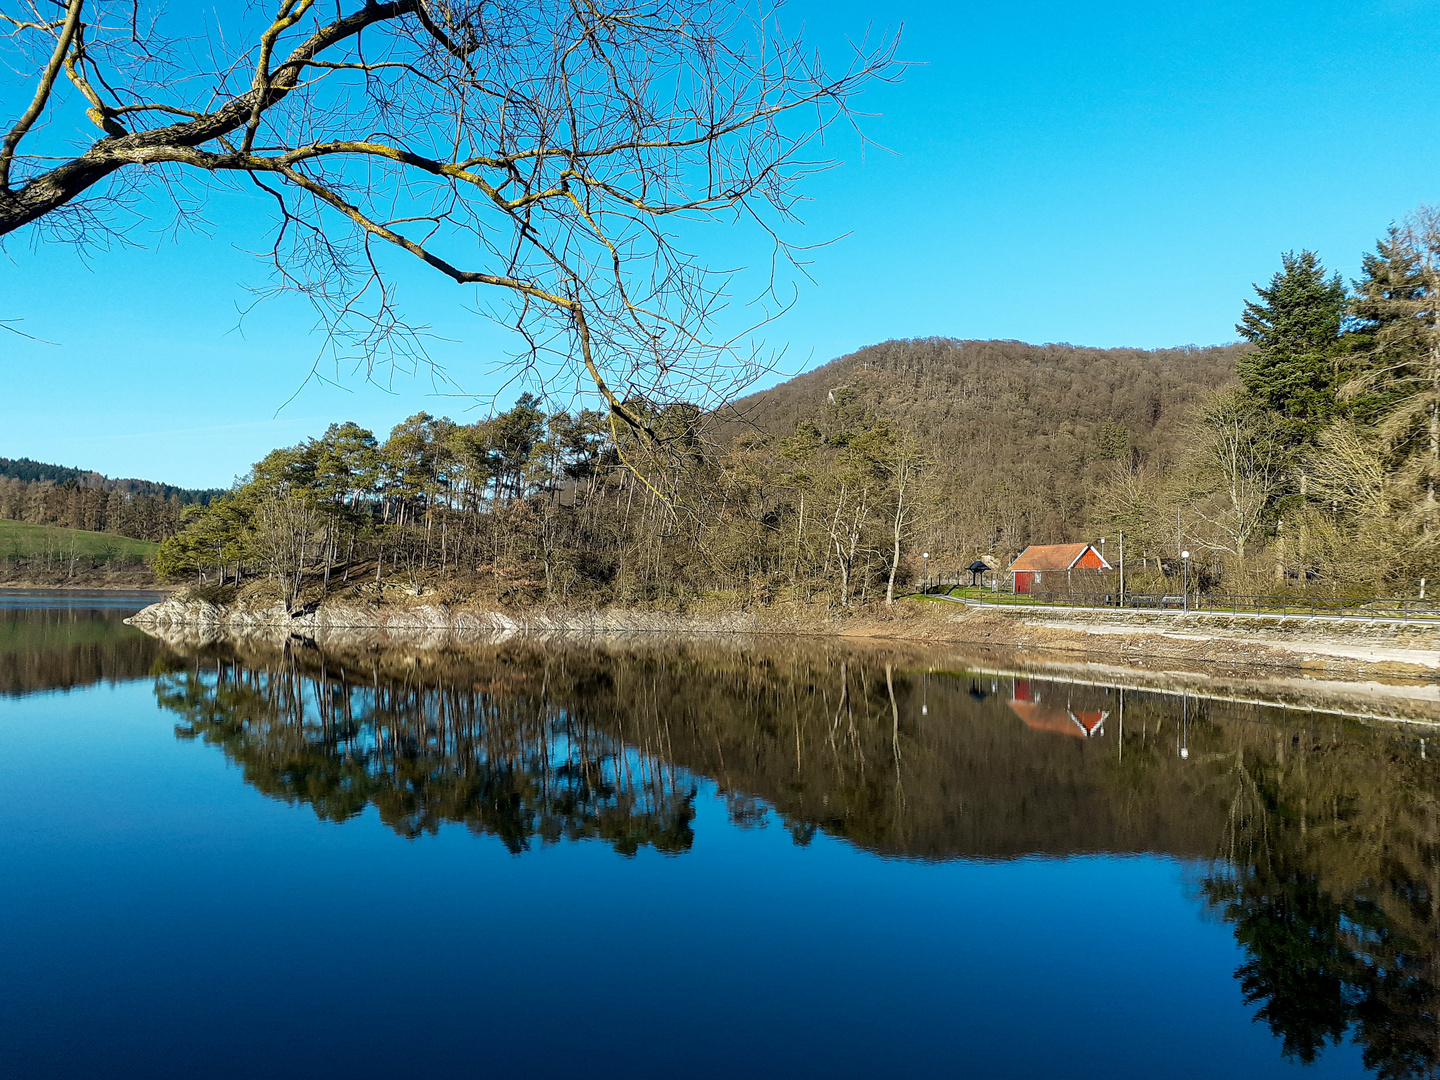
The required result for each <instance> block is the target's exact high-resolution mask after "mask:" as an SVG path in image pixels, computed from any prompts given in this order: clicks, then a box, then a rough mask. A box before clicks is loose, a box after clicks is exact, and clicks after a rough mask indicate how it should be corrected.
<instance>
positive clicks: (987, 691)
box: [156, 644, 1440, 1077]
mask: <svg viewBox="0 0 1440 1080" xmlns="http://www.w3.org/2000/svg"><path fill="white" fill-rule="evenodd" d="M923 672H925V668H924V666H923V665H922V663H921V662H920V660H919V659H918V654H917V655H916V656H907V655H901V654H897V655H889V656H883V655H879V654H877V655H875V656H874V657H866V656H864V655H862V654H857V653H856V652H854V651H852V650H846V649H842V648H840V647H838V646H836V647H826V646H815V647H805V648H799V647H797V648H796V649H795V650H794V651H791V652H783V651H782V652H776V653H771V654H764V655H753V656H752V655H747V654H746V653H745V652H743V651H742V650H741V649H740V648H739V647H733V648H731V647H724V646H710V647H698V646H674V647H670V648H667V649H658V648H657V649H654V650H646V649H638V648H628V649H623V650H619V649H616V650H607V649H605V648H591V649H581V648H572V647H561V646H546V647H544V648H540V647H531V646H505V647H493V648H489V649H476V650H472V651H468V652H464V653H415V654H405V653H401V652H394V651H390V652H382V651H374V652H355V653H336V652H332V653H323V652H321V651H319V650H317V649H315V648H313V647H308V648H307V647H302V646H300V645H299V644H296V645H293V646H291V647H288V648H286V649H283V650H282V649H266V648H265V647H263V646H258V645H246V646H244V647H243V649H242V651H238V652H237V651H235V650H234V649H232V648H230V647H212V648H210V649H207V650H204V651H200V652H197V653H195V654H194V655H191V656H189V657H188V658H184V659H177V660H176V661H175V663H174V666H173V668H172V669H171V670H167V671H166V672H165V673H164V674H162V675H160V676H159V677H158V678H157V682H156V693H157V696H158V698H159V700H160V702H161V704H162V705H164V706H165V707H166V708H168V709H171V710H173V711H174V712H175V713H177V714H178V715H179V716H180V717H181V721H180V722H179V723H178V724H177V725H176V731H177V733H178V734H179V735H180V736H182V737H184V738H198V739H203V740H204V741H205V742H207V743H210V744H213V745H216V746H219V747H220V748H221V749H222V750H223V751H224V753H225V754H226V756H227V757H228V758H230V759H231V760H232V761H234V762H236V763H237V764H238V765H239V766H240V767H241V768H242V769H243V772H244V776H245V779H246V781H247V782H248V783H250V784H253V785H254V786H255V787H256V788H257V789H258V790H260V791H262V792H264V793H266V794H268V795H271V796H274V797H277V798H281V799H284V800H286V801H288V802H291V803H296V804H300V803H303V804H307V805H309V806H310V807H311V808H313V810H314V811H315V813H317V814H318V815H319V816H320V817H322V818H324V819H326V820H332V821H342V820H345V819H347V818H349V817H352V816H354V815H356V814H358V813H360V812H361V811H362V810H363V809H364V808H365V807H367V806H370V805H373V806H374V807H375V808H376V809H377V810H378V812H379V815H380V818H381V820H383V821H384V822H385V823H386V824H387V825H388V826H389V827H391V828H392V829H394V830H395V831H396V832H398V833H400V834H401V835H404V836H407V837H414V836H418V835H421V834H423V833H427V832H434V831H435V830H436V829H438V828H439V826H440V825H441V824H442V823H445V822H457V823H462V824H464V825H465V826H467V827H468V828H470V829H471V830H473V831H475V832H478V833H484V834H493V835H495V836H498V837H499V838H501V839H502V840H503V841H504V843H505V844H506V845H507V847H508V848H509V849H510V850H511V851H513V852H521V851H524V850H526V849H527V848H528V847H530V846H531V845H532V844H533V843H535V842H541V843H549V842H555V841H558V840H560V839H562V838H568V839H582V838H599V839H602V840H604V841H605V842H607V843H609V844H611V845H612V846H614V848H615V849H616V850H617V851H620V852H622V853H627V854H631V853H634V852H636V851H637V850H638V849H639V848H640V847H642V846H644V845H651V846H653V847H654V848H656V849H658V850H660V851H664V852H670V853H676V852H683V851H686V850H688V849H689V847H690V845H691V843H692V840H693V834H692V821H693V819H694V816H695V801H696V796H697V792H698V786H699V785H698V782H697V781H698V779H699V778H701V777H706V778H709V779H710V780H713V781H714V783H715V784H716V786H717V788H718V789H719V792H720V794H721V795H722V796H723V797H724V798H725V801H726V805H727V808H728V811H729V815H730V819H731V822H732V823H733V824H734V825H735V826H737V827H742V828H752V827H757V826H763V825H764V824H765V823H766V821H767V820H768V819H769V818H770V817H771V816H772V815H773V816H774V817H776V818H778V819H779V820H780V821H781V822H782V823H783V825H784V827H785V828H786V829H788V830H789V832H790V834H791V836H792V837H793V838H794V841H795V842H796V843H797V844H802V845H803V844H807V843H809V842H810V841H811V840H812V839H813V837H814V836H816V835H817V833H819V832H824V833H827V834H829V835H831V836H834V837H838V838H842V839H844V840H847V841H849V842H851V843H853V844H855V845H856V846H858V847H860V848H863V849H865V850H868V851H872V852H875V853H877V854H882V855H886V856H891V857H902V858H917V859H927V860H932V859H950V858H956V857H971V858H976V857H978V858H988V859H996V858H1011V857H1017V856H1022V855H1033V854H1047V855H1062V856H1063V855H1069V854H1076V853H1085V852H1114V853H1124V852H1137V853H1139V852H1145V853H1155V854H1163V855H1170V856H1176V857H1180V858H1182V859H1186V860H1188V861H1192V862H1194V863H1197V864H1198V865H1201V866H1203V867H1206V868H1207V870H1206V871H1205V872H1204V874H1203V875H1202V878H1201V882H1200V886H1199V890H1200V893H1201V894H1202V896H1203V898H1204V900H1205V902H1206V903H1207V904H1208V905H1209V906H1210V907H1211V908H1212V909H1213V910H1215V911H1216V912H1218V913H1220V914H1221V915H1222V916H1223V917H1224V918H1225V919H1226V920H1227V922H1229V923H1230V924H1231V926H1232V927H1233V928H1234V932H1235V935H1236V938H1237V940H1238V941H1239V943H1240V944H1241V945H1242V946H1243V948H1244V949H1245V951H1246V956H1247V958H1246V961H1245V963H1244V965H1243V966H1242V967H1241V969H1240V970H1239V971H1238V972H1237V973H1236V974H1237V978H1238V979H1239V981H1240V987H1241V990H1242V992H1243V993H1244V995H1245V997H1246V1000H1247V1001H1249V1002H1250V1003H1252V1004H1253V1005H1255V1006H1256V1018H1257V1020H1260V1021H1263V1022H1264V1023H1266V1024H1267V1025H1269V1027H1270V1028H1271V1029H1272V1030H1273V1031H1274V1032H1275V1034H1276V1035H1277V1036H1278V1037H1279V1038H1280V1039H1281V1040H1282V1043H1283V1047H1284V1052H1285V1053H1286V1054H1287V1055H1290V1056H1292V1057H1294V1058H1296V1059H1299V1060H1301V1061H1306V1062H1309V1061H1313V1060H1314V1059H1315V1058H1316V1057H1317V1055H1319V1054H1320V1052H1321V1051H1322V1050H1323V1048H1324V1047H1325V1046H1326V1045H1328V1044H1332V1043H1336V1042H1338V1041H1339V1040H1341V1039H1342V1038H1344V1037H1345V1035H1346V1033H1347V1032H1348V1033H1349V1034H1350V1035H1351V1036H1352V1037H1353V1038H1355V1039H1356V1040H1357V1041H1358V1042H1359V1044H1360V1045H1361V1047H1362V1049H1363V1052H1364V1055H1365V1061H1366V1063H1367V1064H1368V1066H1369V1067H1370V1068H1371V1069H1372V1070H1374V1071H1375V1072H1376V1073H1377V1074H1378V1075H1380V1076H1384V1077H1412V1076H1430V1075H1435V1073H1436V1063H1437V1060H1440V1018H1437V1011H1436V1010H1437V1004H1440V993H1437V983H1440V978H1437V977H1440V918H1437V914H1440V907H1437V902H1440V873H1437V868H1440V861H1437V836H1440V831H1437V830H1440V823H1437V812H1440V808H1437V805H1436V800H1435V796H1434V794H1433V793H1434V792H1435V790H1436V782H1437V780H1440V777H1437V775H1436V769H1435V766H1434V764H1433V763H1432V762H1430V761H1427V760H1426V758H1425V756H1424V754H1423V753H1422V752H1421V750H1420V746H1419V743H1418V740H1417V739H1415V738H1413V737H1410V736H1408V735H1406V734H1405V733H1404V732H1401V731H1398V730H1394V729H1388V728H1376V727H1367V726H1363V725H1360V724H1358V723H1354V722H1345V721H1342V720H1340V719H1338V718H1336V717H1334V716H1331V715H1325V714H1309V713H1304V712H1298V711H1295V710H1291V711H1289V712H1288V713H1286V712H1282V711H1281V710H1276V709H1269V708H1265V707H1262V706H1252V705H1242V704H1227V703H1222V702H1219V701H1214V700H1209V701H1207V700H1197V699H1194V698H1190V699H1177V698H1176V697H1174V696H1170V695H1165V694H1161V693H1158V692H1136V691H1128V692H1124V693H1121V692H1119V691H1115V690H1107V689H1105V688H1096V687H1080V686H1070V685H1066V684H1062V683H1056V682H1053V681H1046V680H1042V679H1033V678H1032V679H1024V678H1018V679H1017V678H1009V677H1002V676H997V675H982V674H980V673H977V672H954V673H951V674H950V675H945V674H940V673H934V672H933V670H932V671H931V672H929V673H928V674H927V673H923ZM922 706H923V707H922ZM1072 736H1073V737H1072Z"/></svg>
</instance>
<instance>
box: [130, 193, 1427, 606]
mask: <svg viewBox="0 0 1440 1080" xmlns="http://www.w3.org/2000/svg"><path fill="white" fill-rule="evenodd" d="M1437 290H1440V215H1437V213H1436V212H1435V211H1431V210H1428V209H1422V210H1420V211H1417V212H1416V213H1415V214H1414V215H1412V216H1411V217H1410V218H1407V219H1406V220H1405V221H1404V222H1401V223H1399V224H1396V225H1395V226H1393V227H1392V228H1391V229H1390V230H1389V231H1388V232H1387V233H1386V235H1385V236H1384V237H1382V238H1381V240H1380V241H1379V243H1378V244H1377V246H1376V250H1375V251H1374V252H1373V253H1371V254H1370V255H1368V256H1366V258H1365V260H1364V263H1363V267H1362V273H1361V276H1360V277H1359V278H1358V279H1356V280H1355V281H1354V282H1350V283H1348V284H1347V283H1346V282H1345V281H1343V280H1342V279H1341V278H1340V277H1339V276H1338V275H1336V274H1331V273H1328V272H1327V271H1326V270H1325V268H1324V266H1323V265H1322V264H1321V261H1320V259H1319V258H1318V256H1316V255H1315V254H1314V253H1313V252H1309V251H1301V252H1298V253H1290V254H1286V255H1285V256H1284V257H1283V259H1282V265H1281V269H1280V270H1279V271H1278V272H1277V273H1276V274H1275V275H1274V277H1273V279H1272V280H1271V281H1270V282H1269V283H1268V284H1265V285H1262V286H1258V287H1257V296H1256V298H1255V299H1254V300H1252V301H1250V302H1248V303H1247V304H1246V305H1245V307H1244V309H1243V312H1242V316H1241V321H1240V323H1239V325H1238V327H1237V330H1238V331H1239V333H1240V334H1241V335H1242V336H1243V337H1244V338H1245V339H1246V340H1245V343H1244V344H1243V345H1240V346H1228V347H1221V348H1214V349H1186V350H1167V351H1164V352H1161V353H1151V354H1146V353H1142V352H1138V351H1136V350H1128V351H1127V350H1104V351H1102V350H1078V349H1074V348H1071V347H1069V346H1064V347H1056V346H1047V347H1044V348H1036V347H1030V346H1020V345H1018V344H1015V343H953V342H943V341H940V342H937V341H925V342H912V343H892V344H891V345H889V346H884V347H876V348H874V349H871V350H865V351H863V352H862V353H861V354H857V355H856V357H851V358H846V360H845V361H844V362H837V364H835V365H828V366H827V368H826V369H821V370H820V371H818V372H815V373H811V375H807V376H803V377H801V378H800V379H797V380H795V381H794V382H793V383H791V384H787V386H785V387H781V388H778V389H777V390H776V391H774V392H772V393H770V394H768V395H766V396H765V397H764V398H762V399H760V400H759V402H758V403H756V402H752V403H750V405H747V403H745V402H742V403H740V404H739V405H737V406H736V407H735V408H734V409H732V410H729V411H728V412H726V413H722V414H715V413H707V412H705V411H703V410H701V409H700V408H699V407H697V406H694V405H690V404H685V403H671V404H659V403H654V402H649V401H645V400H643V399H630V400H628V401H626V402H625V403H624V404H625V409H624V412H623V414H619V415H617V414H616V413H615V412H613V411H608V412H600V411H594V410H581V411H578V412H574V413H572V412H568V411H563V410H562V411H549V410H548V409H547V408H546V406H545V403H544V402H543V401H541V400H540V399H539V398H536V397H535V396H533V395H528V394H527V395H525V396H523V397H521V398H520V400H519V401H518V402H517V403H516V404H515V406H514V407H513V408H512V409H510V410H509V411H507V412H504V413H501V414H499V415H497V416H494V417H492V418H491V419H488V420H485V421H482V422H479V423H471V424H462V423H457V422H454V421H452V420H450V419H448V418H445V417H435V416H432V415H430V414H428V413H420V414H417V415H415V416H412V417H410V418H409V419H407V420H406V421H404V422H403V423H401V424H399V425H397V426H396V427H395V428H394V429H393V430H392V431H391V432H390V433H389V435H388V437H386V438H384V439H380V438H378V437H377V436H376V435H375V434H374V433H372V432H370V431H367V430H365V429H363V428H361V427H359V426H358V425H355V424H353V423H346V424H337V425H334V426H332V427H331V428H330V429H329V431H327V433H326V434H325V435H324V436H322V437H320V438H318V439H312V440H309V441H307V442H305V443H302V444H300V445H297V446H294V447H288V448H283V449H279V450H276V451H274V452H272V453H271V454H270V455H268V456H267V457H266V458H265V459H264V460H262V461H261V462H258V463H257V464H256V465H255V467H254V469H253V470H252V471H251V473H250V474H249V475H248V476H247V477H246V478H245V479H244V480H243V481H242V482H241V483H239V484H237V485H236V487H235V488H234V489H233V490H232V491H230V492H228V493H227V494H226V495H224V496H223V497H221V498H219V499H216V500H213V501H212V502H211V503H210V504H209V505H208V506H193V507H191V508H188V509H187V510H185V511H184V516H183V528H182V529H181V530H180V532H179V533H178V535H177V536H175V537H174V538H173V539H171V540H169V541H167V542H166V544H165V545H164V547H163V549H162V552H161V556H160V559H159V560H158V562H157V569H158V570H159V571H160V572H161V573H162V574H165V575H169V576H171V577H174V578H179V579H183V578H185V577H186V576H189V577H191V578H192V579H193V580H194V581H195V582H196V583H197V584H220V585H225V584H229V585H234V584H237V583H243V582H244V581H246V580H250V579H254V578H256V577H263V578H265V579H267V580H268V581H269V582H270V583H271V587H272V588H274V589H275V590H276V592H277V597H278V598H283V600H284V602H285V603H286V604H288V605H292V606H293V604H294V603H295V602H296V601H297V600H298V599H300V598H301V595H302V593H306V592H307V590H312V591H314V592H315V593H316V595H318V594H319V593H320V592H323V591H324V590H327V589H334V588H336V587H337V586H338V587H345V588H351V589H354V588H357V587H359V586H360V585H362V584H368V585H374V586H380V587H381V588H382V589H383V588H384V587H387V584H388V586H391V587H393V586H397V585H398V586H401V587H403V588H405V589H406V590H407V591H409V592H411V593H413V594H416V595H420V594H426V593H429V594H434V595H437V596H438V595H440V594H445V595H449V596H453V597H454V598H456V599H459V598H464V597H475V596H479V597H483V598H484V599H486V600H488V601H498V602H500V603H514V604H524V603H536V602H560V603H576V602H579V603H585V604H590V603H612V602H613V603H646V604H655V603H662V604H663V603H694V602H704V601H706V600H707V598H708V599H719V598H721V597H723V598H724V602H725V603H727V604H730V605H735V604H740V605H745V604H750V603H768V602H773V601H784V600H804V601H820V602H823V603H825V604H828V605H832V606H835V607H839V608H849V607H854V606H857V605H863V604H867V603H870V602H874V601H879V600H893V598H894V595H895V593H896V590H897V589H901V588H904V587H906V586H907V585H909V583H910V582H911V581H912V580H913V578H914V576H915V575H916V574H917V573H918V572H919V571H920V570H921V569H922V568H930V569H936V570H939V569H947V568H948V569H950V570H953V569H957V568H959V567H963V566H965V565H966V564H968V563H969V562H970V561H971V560H972V559H974V558H976V557H986V558H988V559H989V561H990V562H991V564H992V565H1000V566H1003V565H1005V564H1006V563H1007V562H1008V560H1009V559H1010V558H1011V557H1013V555H1014V554H1015V553H1017V552H1018V551H1019V550H1021V549H1023V548H1024V547H1025V546H1026V545H1027V544H1029V543H1046V542H1059V541H1075V540H1095V539H1098V538H1099V537H1102V536H1105V537H1109V538H1112V542H1113V540H1116V539H1118V538H1119V536H1118V534H1121V533H1123V535H1124V538H1125V550H1126V556H1127V565H1128V568H1129V570H1130V573H1131V583H1132V587H1134V588H1140V589H1143V588H1146V587H1148V586H1149V585H1151V584H1153V585H1154V587H1156V588H1161V589H1167V590H1168V589H1170V588H1171V587H1172V584H1173V583H1171V582H1169V581H1168V580H1167V579H1168V578H1169V577H1170V576H1171V575H1174V574H1177V573H1178V571H1179V559H1178V558H1177V556H1178V555H1179V554H1180V552H1181V551H1183V550H1189V551H1191V552H1192V557H1193V566H1194V567H1195V568H1196V569H1197V570H1198V577H1199V579H1200V581H1201V584H1202V586H1203V587H1205V588H1207V589H1217V590H1225V591H1231V592H1257V591H1273V590H1274V589H1275V588H1277V587H1280V586H1288V587H1297V588H1299V587H1311V588H1324V589H1326V590H1333V591H1344V592H1353V591H1405V590H1408V589H1411V588H1413V587H1414V586H1415V584H1416V582H1417V579H1419V578H1422V577H1433V576H1434V575H1435V568H1436V554H1437V550H1436V543H1437V537H1440V532H1437V529H1440V518H1437V513H1440V506H1437V502H1436V500H1437V492H1436V480H1437V478H1440V318H1437V311H1436V305H1435V300H1434V298H1435V296H1436V295H1437ZM982 346H983V347H982ZM967 365H968V366H967ZM752 405H753V406H754V407H753V408H751V407H750V406H752ZM747 409H748V411H747ZM1117 547H1118V545H1116V546H1111V547H1109V548H1108V549H1107V554H1108V555H1109V557H1110V558H1111V560H1112V562H1113V561H1115V560H1114V556H1115V554H1116V551H1117ZM923 552H929V553H931V555H932V560H931V561H930V563H929V565H928V567H927V565H926V562H925V560H923V559H922V558H921V553H923Z"/></svg>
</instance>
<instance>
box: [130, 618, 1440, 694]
mask: <svg viewBox="0 0 1440 1080" xmlns="http://www.w3.org/2000/svg"><path fill="white" fill-rule="evenodd" d="M130 622H131V623H132V624H133V625H135V626H137V627H139V628H140V629H142V630H145V631H147V632H150V633H152V634H155V635H156V636H159V637H164V638H167V639H169V640H173V641H177V642H178V641H186V642H190V643H195V642H203V641H207V640H219V639H223V638H235V637H255V638H263V639H267V640H271V641H283V640H285V639H289V638H294V637H299V638H306V639H314V640H317V641H326V640H330V641H335V642H342V641H343V642H345V643H347V644H353V643H358V642H360V641H362V640H363V641H365V642H369V643H371V644H374V645H382V646H383V645H387V644H394V645H401V644H403V645H405V646H407V647H412V648H443V647H447V646H452V645H461V644H464V643H467V642H487V641H488V642H493V641H498V640H507V639H513V638H518V637H535V638H544V637H548V636H555V635H559V636H565V637H567V638H582V639H584V638H596V637H600V638H613V637H617V636H626V635H640V634H654V635H673V636H691V635H720V634H723V635H782V636H824V637H834V638H851V639H870V640H885V639H889V640H893V641H907V642H914V643H925V644H935V645H941V644H943V645H951V646H957V647H963V646H981V647H984V648H999V649H1006V650H1020V651H1022V652H1031V653H1037V652H1045V653H1053V654H1061V655H1069V656H1071V657H1075V658H1080V659H1084V660H1086V661H1093V662H1105V663H1119V664H1122V665H1126V666H1130V667H1134V668H1140V669H1146V668H1149V669H1154V668H1156V667H1176V666H1180V667H1195V668H1207V667H1209V668H1213V667H1216V666H1219V667H1221V668H1224V669H1227V670H1230V669H1241V668H1267V669H1280V670H1284V671H1297V672H1299V671H1303V672H1311V673H1317V674H1324V675H1326V676H1331V677H1338V678H1342V679H1368V678H1385V677H1400V678H1411V679H1414V678H1419V679H1422V680H1434V679H1435V678H1436V676H1437V674H1440V628H1437V627H1431V626H1427V625H1418V624H1412V625H1409V626H1404V625H1391V624H1385V623H1380V622H1377V623H1374V624H1370V625H1367V624H1364V623H1335V622H1330V623H1327V622H1321V621H1316V620H1309V621H1307V620H1304V619H1300V618H1292V619H1290V620H1287V621H1284V622H1279V623H1261V622H1256V621H1254V620H1242V619H1230V618H1227V617H1223V616H1222V617H1214V616H1196V615H1191V616H1188V617H1184V618H1182V617H1178V616H1176V615H1173V614H1169V615H1167V614H1163V613H1153V612H1152V613H1146V612H1107V613H1101V614H1085V613H1080V612H1072V611H1066V610H1063V609H1048V610H1045V611H1037V610H1035V609H1033V608H1031V609H1013V608H1012V609H1003V608H970V607H962V606H960V605H948V604H946V605H941V604H934V603H925V602H923V601H907V602H905V603H902V604H901V605H899V606H897V608H895V609H893V610H885V609H879V610H876V609H871V610H870V611H867V612H862V613H859V614H855V615H843V616H842V615H836V614H834V613H832V612H829V611H826V610H824V609H823V608H819V607H818V606H816V607H813V608H788V607H759V608H756V609H753V610H748V611H735V610H729V611H708V612H707V611H690V612H673V611H660V610H652V609H643V608H613V607H612V608H600V609H595V610H566V609H547V608H534V609H528V610H524V611H499V610H488V609H481V608H473V607H468V606H449V605H445V604H440V603H424V602H419V601H417V602H415V603H410V604H401V603H393V602H355V601H339V600H336V601H329V602H325V603H321V604H310V605H307V606H306V607H303V608H299V609H296V610H294V611H291V612H287V611H285V609H284V607H283V606H282V605H281V604H279V603H273V602H269V603H267V602H258V601H254V600H247V601H242V602H239V603H235V604H216V603H211V602H208V601H205V600H199V599H193V598H184V597H172V598H170V599H167V600H164V601H162V602H160V603H157V604H153V605H151V606H150V607H147V608H145V609H144V610H143V611H141V612H139V613H137V614H136V615H135V616H134V617H132V618H131V619H130Z"/></svg>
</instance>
